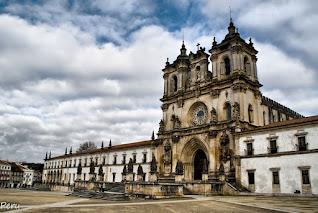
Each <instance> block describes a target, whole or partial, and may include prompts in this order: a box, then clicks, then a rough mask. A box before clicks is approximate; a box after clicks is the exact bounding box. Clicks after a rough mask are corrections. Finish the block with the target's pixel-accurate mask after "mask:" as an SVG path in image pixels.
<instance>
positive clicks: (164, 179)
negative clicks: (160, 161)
mask: <svg viewBox="0 0 318 213" xmlns="http://www.w3.org/2000/svg"><path fill="white" fill-rule="evenodd" d="M158 182H160V183H174V182H175V175H169V176H159V177H158Z"/></svg>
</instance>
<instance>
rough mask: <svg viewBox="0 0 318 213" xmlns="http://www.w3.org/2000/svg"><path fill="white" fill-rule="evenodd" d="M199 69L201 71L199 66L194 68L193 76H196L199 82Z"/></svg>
mask: <svg viewBox="0 0 318 213" xmlns="http://www.w3.org/2000/svg"><path fill="white" fill-rule="evenodd" d="M200 69H201V68H200V66H197V67H196V68H195V74H196V78H197V80H199V79H200V78H201V73H200Z"/></svg>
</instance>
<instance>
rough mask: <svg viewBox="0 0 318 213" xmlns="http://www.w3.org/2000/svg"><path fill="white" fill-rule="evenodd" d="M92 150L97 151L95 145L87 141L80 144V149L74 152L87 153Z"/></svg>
mask: <svg viewBox="0 0 318 213" xmlns="http://www.w3.org/2000/svg"><path fill="white" fill-rule="evenodd" d="M94 149H97V146H96V145H95V143H94V142H91V141H88V142H85V143H82V144H81V145H80V147H79V148H78V149H77V150H76V152H88V151H91V150H94Z"/></svg>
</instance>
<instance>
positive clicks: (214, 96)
mask: <svg viewBox="0 0 318 213" xmlns="http://www.w3.org/2000/svg"><path fill="white" fill-rule="evenodd" d="M210 94H211V95H212V98H218V97H219V95H220V90H219V89H214V90H212V91H211V92H210Z"/></svg>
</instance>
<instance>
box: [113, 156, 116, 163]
mask: <svg viewBox="0 0 318 213" xmlns="http://www.w3.org/2000/svg"><path fill="white" fill-rule="evenodd" d="M116 163H117V156H116V155H114V160H113V164H116Z"/></svg>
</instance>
